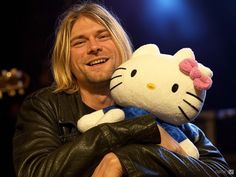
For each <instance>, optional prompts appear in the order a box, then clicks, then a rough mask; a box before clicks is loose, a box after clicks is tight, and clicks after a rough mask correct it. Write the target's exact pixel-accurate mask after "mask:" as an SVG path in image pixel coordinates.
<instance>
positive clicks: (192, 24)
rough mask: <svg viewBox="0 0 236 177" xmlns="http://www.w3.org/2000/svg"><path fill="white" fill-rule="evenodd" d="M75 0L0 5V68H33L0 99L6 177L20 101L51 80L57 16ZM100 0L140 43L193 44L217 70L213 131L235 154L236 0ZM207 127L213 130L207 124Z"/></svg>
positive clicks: (171, 47) (165, 47)
mask: <svg viewBox="0 0 236 177" xmlns="http://www.w3.org/2000/svg"><path fill="white" fill-rule="evenodd" d="M74 2H76V1H73V0H24V1H9V2H6V3H5V4H4V5H2V8H1V9H2V11H3V10H5V11H6V12H1V17H2V18H1V28H2V38H1V43H2V45H1V46H2V47H1V48H2V49H1V51H2V58H1V60H0V70H3V69H6V70H10V69H11V68H14V67H16V68H18V69H21V70H23V71H24V72H26V73H27V74H29V76H30V79H31V80H30V85H29V86H28V87H27V88H26V90H25V91H26V93H25V94H24V95H22V96H20V95H18V94H16V95H15V96H14V97H10V96H8V95H7V94H6V93H5V94H4V95H3V98H2V99H0V104H1V105H0V106H1V112H0V118H1V129H0V135H1V139H2V142H1V149H2V150H1V153H2V154H1V161H2V163H1V164H4V165H3V166H2V167H4V174H5V172H6V174H5V175H4V176H15V175H14V171H13V166H12V155H11V153H12V143H11V141H12V136H13V132H14V126H15V121H16V115H17V112H18V110H19V107H20V104H21V102H22V101H23V99H24V98H25V96H26V95H27V94H29V93H31V92H33V91H35V90H37V89H39V88H41V87H44V86H46V85H49V84H50V83H51V81H52V77H51V71H50V50H51V47H52V44H53V39H54V30H55V27H56V21H57V17H58V16H59V15H60V14H61V13H62V12H63V11H64V10H65V9H66V8H68V7H69V6H70V5H71V4H72V3H74ZM95 2H102V3H104V4H105V5H106V6H107V8H108V9H110V10H112V11H113V12H114V13H115V14H116V15H117V16H118V17H119V18H120V21H121V23H122V25H123V26H124V27H125V29H126V31H127V33H128V34H129V35H130V37H131V40H132V42H133V44H134V48H137V47H139V46H140V45H143V44H146V43H155V44H157V45H158V46H159V48H160V50H161V52H162V53H168V54H174V53H175V52H176V51H178V50H179V49H181V48H183V47H190V48H192V50H193V51H194V52H195V55H196V59H197V60H199V61H200V62H201V63H203V64H204V65H206V66H209V67H210V68H211V69H212V70H213V72H214V76H213V86H212V88H211V89H210V90H209V91H208V94H207V98H206V101H205V105H204V107H203V112H207V113H208V112H210V113H213V115H214V116H213V120H214V121H213V125H214V127H215V131H214V135H213V136H214V137H212V138H214V140H216V141H214V142H215V144H216V145H217V147H219V149H220V150H221V151H222V152H223V153H224V154H225V155H226V156H227V157H228V155H229V154H230V155H229V156H231V157H232V155H233V154H235V151H236V150H235V149H236V148H235V144H236V140H235V138H234V139H233V138H232V134H235V130H234V129H235V125H236V124H235V123H236V122H235V119H236V113H235V112H236V111H235V109H236V103H235V100H236V94H235V86H236V84H235V82H236V81H235V80H236V79H235V75H236V68H235V66H236V12H235V9H236V1H235V0H227V1H210V0H198V1H196V0H103V1H98V0H97V1H95ZM207 115H208V114H207ZM211 115H212V114H211ZM206 119H207V118H206ZM204 121H205V119H204ZM204 128H205V129H206V130H209V127H208V125H206V124H204V126H203V129H204ZM210 138H211V137H210ZM2 157H4V158H2ZM227 160H228V158H227ZM229 161H230V164H232V166H233V165H234V163H235V159H234V158H233V159H232V158H230V159H229ZM232 168H235V167H232Z"/></svg>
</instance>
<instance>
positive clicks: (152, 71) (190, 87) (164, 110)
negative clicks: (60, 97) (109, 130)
mask: <svg viewBox="0 0 236 177" xmlns="http://www.w3.org/2000/svg"><path fill="white" fill-rule="evenodd" d="M212 75H213V73H212V71H211V70H210V69H209V68H207V67H205V66H203V65H202V64H200V63H198V62H197V61H196V60H195V56H194V53H193V51H192V50H191V49H189V48H183V49H181V50H179V51H178V52H177V53H175V54H174V55H168V54H162V53H160V51H159V48H158V47H157V46H156V45H154V44H147V45H143V46H141V47H140V48H138V49H137V50H136V51H135V52H134V53H133V55H132V57H131V58H130V59H129V60H128V61H126V62H124V63H123V64H121V65H120V66H119V67H118V68H117V69H116V71H115V72H114V74H113V76H112V79H111V82H110V90H111V95H112V98H113V99H114V101H115V103H116V105H118V106H112V107H108V108H105V109H103V110H98V111H95V112H94V113H91V114H89V115H85V116H83V117H82V118H81V119H79V121H78V124H77V125H78V128H79V130H80V131H82V132H84V131H87V130H88V129H90V128H92V127H94V126H96V125H98V124H101V123H106V122H117V121H121V120H124V119H131V118H135V117H138V116H142V115H145V114H152V115H153V117H154V118H155V119H156V120H157V123H158V124H160V125H161V126H162V127H163V128H165V130H166V131H167V132H168V133H169V134H170V135H171V136H172V137H173V138H174V139H175V140H177V141H178V142H179V144H180V145H181V147H182V148H183V149H184V150H185V151H186V153H187V154H188V155H189V156H192V157H195V158H198V157H199V153H198V150H197V148H196V147H195V146H194V144H193V143H192V142H191V141H190V140H189V139H188V138H187V137H186V136H185V135H184V133H182V131H180V129H179V128H178V126H179V125H182V124H184V123H188V122H190V121H192V120H194V119H195V118H196V117H197V115H198V114H199V113H200V112H201V109H202V106H203V104H204V101H205V97H206V90H207V89H209V88H210V87H211V85H212V80H211V77H212Z"/></svg>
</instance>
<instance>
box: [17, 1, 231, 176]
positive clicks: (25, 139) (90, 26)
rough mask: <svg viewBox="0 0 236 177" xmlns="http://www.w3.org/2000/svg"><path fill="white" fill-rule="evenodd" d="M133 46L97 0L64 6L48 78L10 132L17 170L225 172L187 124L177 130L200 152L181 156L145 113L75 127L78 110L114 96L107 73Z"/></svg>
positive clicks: (123, 173) (108, 101)
mask: <svg viewBox="0 0 236 177" xmlns="http://www.w3.org/2000/svg"><path fill="white" fill-rule="evenodd" d="M131 53H132V47H131V44H130V41H129V38H128V36H127V35H126V33H125V31H124V30H123V28H122V27H121V26H120V24H119V23H118V21H117V20H116V19H115V18H114V17H113V16H112V15H111V14H110V13H109V12H108V11H107V10H106V9H105V8H104V7H102V6H100V5H98V4H94V3H84V4H79V5H75V6H73V7H72V8H70V9H69V10H68V11H67V12H66V13H65V14H64V16H63V19H62V20H61V21H60V24H59V26H58V30H57V36H56V41H55V46H54V50H53V53H52V69H53V74H54V79H55V84H54V85H53V86H51V87H48V88H44V89H41V90H39V91H37V92H35V93H33V94H31V95H30V96H28V97H27V98H26V100H25V101H24V103H23V105H22V108H21V111H20V113H19V116H18V121H17V127H16V132H15V136H14V163H15V169H16V173H17V175H18V176H19V177H20V176H24V177H29V176H33V177H38V176H40V177H42V176H47V177H50V176H65V177H73V176H83V177H84V176H93V177H108V176H109V177H121V176H131V177H138V176H227V175H228V174H227V170H228V169H229V167H228V166H227V163H226V162H225V160H224V158H223V157H222V155H221V154H220V152H219V151H218V150H217V149H216V147H214V146H213V145H212V144H211V143H210V142H209V140H208V139H207V138H206V137H205V136H204V134H203V133H202V131H201V130H199V129H198V128H197V127H196V126H194V125H192V124H187V125H185V126H183V131H186V132H194V133H197V134H198V139H196V140H192V141H194V143H195V145H196V146H197V147H198V149H199V152H200V158H199V160H196V159H193V158H191V157H187V156H186V154H185V152H184V151H183V150H182V149H181V148H180V146H179V145H178V143H177V142H176V141H175V140H174V139H172V138H171V137H170V136H169V135H168V133H166V132H165V131H164V130H163V129H162V128H161V127H157V125H156V123H155V121H154V120H153V119H152V117H151V116H144V117H139V118H137V119H134V120H131V121H121V122H118V123H110V124H109V123H107V124H101V125H99V126H97V127H94V128H92V129H90V130H89V131H87V132H85V133H83V134H82V133H80V132H79V131H78V130H77V128H76V122H77V120H78V119H79V118H80V117H82V116H83V115H85V114H88V113H91V112H93V111H95V110H98V109H102V108H104V107H107V106H110V105H112V104H113V100H112V98H111V96H110V92H109V80H110V78H111V75H112V73H113V72H114V70H115V69H116V68H117V67H118V66H119V65H120V64H121V63H122V62H123V61H125V60H126V59H128V58H129V57H130V55H131Z"/></svg>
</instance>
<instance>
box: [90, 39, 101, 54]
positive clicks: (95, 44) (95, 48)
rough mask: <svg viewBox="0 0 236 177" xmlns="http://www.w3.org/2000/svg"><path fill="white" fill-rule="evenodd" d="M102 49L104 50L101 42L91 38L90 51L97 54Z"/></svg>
mask: <svg viewBox="0 0 236 177" xmlns="http://www.w3.org/2000/svg"><path fill="white" fill-rule="evenodd" d="M101 50H102V47H101V45H100V44H99V42H98V41H96V39H94V38H93V39H90V40H89V44H88V53H91V54H97V53H98V52H99V51H101Z"/></svg>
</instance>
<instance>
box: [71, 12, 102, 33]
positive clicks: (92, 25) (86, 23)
mask: <svg viewBox="0 0 236 177" xmlns="http://www.w3.org/2000/svg"><path fill="white" fill-rule="evenodd" d="M101 30H106V28H105V26H104V25H102V24H101V23H100V22H98V21H97V20H95V19H93V18H91V17H87V16H80V17H79V18H78V19H77V20H76V21H75V23H74V25H73V27H72V30H71V36H72V37H73V36H74V35H76V36H77V35H89V34H92V33H96V32H97V31H101Z"/></svg>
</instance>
